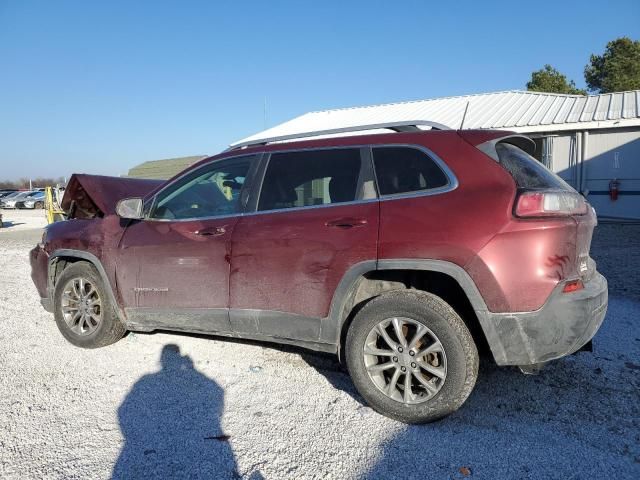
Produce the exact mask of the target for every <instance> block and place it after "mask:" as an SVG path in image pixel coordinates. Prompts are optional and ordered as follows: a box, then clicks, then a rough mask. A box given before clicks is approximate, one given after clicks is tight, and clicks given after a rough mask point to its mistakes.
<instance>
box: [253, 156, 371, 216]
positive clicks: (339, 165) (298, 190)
mask: <svg viewBox="0 0 640 480" xmlns="http://www.w3.org/2000/svg"><path fill="white" fill-rule="evenodd" d="M360 166H361V161H360V151H359V149H335V150H310V151H302V152H288V153H275V154H273V155H271V158H270V159H269V165H268V166H267V172H266V174H265V177H264V182H263V183H262V191H261V193H260V201H259V202H258V210H276V209H282V208H294V207H307V206H310V205H327V204H333V203H342V202H351V201H353V200H356V198H357V190H358V178H359V175H360Z"/></svg>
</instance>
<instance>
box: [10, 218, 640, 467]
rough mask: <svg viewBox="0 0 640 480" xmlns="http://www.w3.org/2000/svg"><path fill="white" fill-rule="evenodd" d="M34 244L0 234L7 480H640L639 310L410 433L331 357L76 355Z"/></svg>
mask: <svg viewBox="0 0 640 480" xmlns="http://www.w3.org/2000/svg"><path fill="white" fill-rule="evenodd" d="M5 213H6V211H5ZM5 218H6V217H5ZM39 236H40V232H39V231H38V230H22V231H14V232H13V233H11V232H10V231H9V229H7V230H5V231H4V232H2V233H0V287H1V288H0V342H1V343H0V345H1V346H0V478H3V479H7V478H9V479H13V478H15V479H17V478H20V479H22V478H82V479H86V478H109V477H111V476H115V477H117V478H141V477H147V478H148V477H164V478H170V477H183V478H252V479H257V478H262V477H264V478H268V479H272V478H273V479H280V478H340V479H342V478H363V477H367V478H416V479H422V478H464V477H465V474H466V475H467V477H468V478H487V479H496V478H558V479H560V478H561V479H578V478H584V479H586V478H616V479H620V478H629V479H632V478H639V477H640V394H639V391H640V389H639V387H640V361H639V358H640V322H639V321H638V320H639V318H638V317H639V314H640V304H639V303H638V302H637V301H636V300H630V299H625V298H622V297H618V296H616V294H615V292H612V295H611V303H610V310H609V314H608V316H607V319H606V321H605V324H604V326H603V328H602V330H601V331H600V332H599V333H598V335H597V337H596V353H595V354H590V353H580V354H578V355H576V356H572V357H570V358H567V359H564V360H562V361H558V362H555V363H553V364H551V365H550V366H548V367H547V368H546V369H545V370H544V371H543V373H542V374H541V375H540V376H537V377H526V376H524V375H522V374H520V373H519V372H518V371H517V370H515V369H499V368H496V367H495V366H492V365H491V364H490V363H489V362H486V361H485V362H484V364H483V365H482V367H481V372H480V378H479V381H478V384H477V386H476V389H475V391H474V392H473V393H472V395H471V397H470V399H469V400H468V401H467V403H466V404H465V405H464V406H463V407H462V409H461V410H460V411H459V412H457V413H455V414H454V415H452V416H451V417H449V418H448V419H445V420H443V421H440V422H438V423H436V424H431V425H425V426H411V427H407V426H406V425H403V424H399V423H397V422H394V421H392V420H389V419H387V418H385V417H382V416H380V415H378V414H376V413H375V412H373V411H372V410H371V409H369V408H367V407H366V406H364V405H363V404H362V402H361V400H360V398H359V397H358V395H357V394H356V393H355V391H354V389H353V387H352V385H351V382H350V380H349V378H348V376H347V375H346V374H345V373H343V372H342V371H341V370H340V369H339V367H338V365H337V364H336V362H335V361H334V360H333V358H332V357H329V356H322V355H316V354H311V353H306V352H303V351H298V350H293V349H275V348H271V347H266V346H262V345H258V344H254V343H242V342H235V341H229V340H223V339H218V338H205V337H197V336H187V335H170V334H146V335H140V334H131V335H128V336H127V337H126V338H125V339H123V340H122V341H120V342H118V343H117V344H115V345H113V346H111V347H107V348H103V349H99V350H81V349H78V348H75V347H73V346H71V345H70V344H68V343H66V342H65V341H64V339H63V338H62V336H61V335H60V334H59V333H58V331H57V329H56V326H55V323H54V322H53V319H52V316H51V315H50V314H48V313H46V312H45V311H44V310H42V308H41V307H40V305H39V302H38V298H37V294H36V292H35V289H34V287H33V285H32V283H31V279H30V278H29V265H28V257H27V253H28V250H29V249H30V248H31V247H32V246H33V245H34V244H35V243H36V242H37V240H38V238H39ZM161 358H162V362H161ZM467 469H468V470H467Z"/></svg>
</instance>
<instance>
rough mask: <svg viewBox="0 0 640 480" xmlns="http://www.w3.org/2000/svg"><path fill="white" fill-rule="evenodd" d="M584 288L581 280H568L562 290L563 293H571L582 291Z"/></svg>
mask: <svg viewBox="0 0 640 480" xmlns="http://www.w3.org/2000/svg"><path fill="white" fill-rule="evenodd" d="M583 288H584V283H582V280H570V281H568V282H567V283H565V284H564V288H563V289H562V292H563V293H573V292H577V291H578V290H582V289H583Z"/></svg>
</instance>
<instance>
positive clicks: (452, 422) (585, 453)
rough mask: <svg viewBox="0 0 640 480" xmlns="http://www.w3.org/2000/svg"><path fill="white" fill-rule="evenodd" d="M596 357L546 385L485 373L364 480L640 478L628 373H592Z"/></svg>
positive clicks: (396, 443) (411, 430) (572, 361)
mask: <svg viewBox="0 0 640 480" xmlns="http://www.w3.org/2000/svg"><path fill="white" fill-rule="evenodd" d="M590 356H591V354H589V353H581V354H578V355H577V356H576V357H570V358H567V359H563V360H559V361H557V362H555V363H552V364H550V365H548V366H547V367H546V368H545V370H543V372H542V374H541V375H540V376H525V375H522V374H520V373H519V372H517V371H516V370H515V369H512V368H500V367H497V366H495V365H491V364H488V362H485V364H484V365H482V364H481V368H480V374H479V378H478V382H477V384H476V387H475V389H474V391H473V392H472V393H471V396H470V397H469V398H468V400H467V402H466V403H465V404H464V405H463V406H462V408H461V409H460V410H458V411H457V412H455V413H454V414H452V415H451V416H449V417H447V418H445V419H443V420H441V421H438V422H435V423H431V424H427V425H408V426H406V427H405V428H404V429H403V430H401V431H400V432H399V433H398V434H397V435H396V436H394V437H392V438H390V439H389V440H387V441H386V442H384V443H383V445H381V450H380V451H381V453H380V456H379V458H378V461H377V463H376V465H375V466H373V468H371V469H370V470H369V471H368V472H364V473H363V478H367V479H379V478H394V477H395V478H400V477H401V478H407V479H411V478H415V479H421V478H427V477H428V478H452V479H463V478H487V479H502V478H505V479H506V478H522V479H524V478H532V479H537V478H550V479H556V478H557V479H569V478H570V479H576V480H577V479H588V478H619V479H622V478H625V479H626V478H629V479H632V478H633V479H637V478H640V457H638V454H639V452H638V447H637V444H634V443H635V442H636V441H637V432H638V430H637V429H638V421H637V418H638V415H639V414H640V406H638V405H637V398H638V395H637V392H636V391H635V388H634V386H633V385H625V386H624V387H623V388H620V384H619V382H620V380H627V381H628V380H631V374H630V373H629V372H622V375H623V376H622V378H620V377H619V374H618V373H617V372H616V370H617V368H616V367H615V366H611V367H609V366H607V365H603V366H602V367H600V366H598V367H596V368H595V369H593V368H588V365H589V364H590V363H592V362H591V361H590V358H589V357H590ZM605 363H606V362H605ZM607 375H610V376H611V378H610V379H609V380H608V379H607V378H606V377H607ZM625 377H626V378H625ZM421 471H422V472H425V471H428V472H429V473H428V475H425V476H424V477H423V476H422V474H421V473H420V472H421Z"/></svg>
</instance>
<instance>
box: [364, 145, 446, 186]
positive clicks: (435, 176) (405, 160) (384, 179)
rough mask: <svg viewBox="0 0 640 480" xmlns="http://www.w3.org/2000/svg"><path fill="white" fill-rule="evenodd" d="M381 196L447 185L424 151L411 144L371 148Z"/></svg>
mask: <svg viewBox="0 0 640 480" xmlns="http://www.w3.org/2000/svg"><path fill="white" fill-rule="evenodd" d="M373 164H374V166H375V169H376V177H377V179H378V188H379V189H380V195H394V194H397V193H409V192H418V191H420V190H429V189H432V188H439V187H444V186H446V185H447V184H448V183H449V181H448V179H447V176H446V175H445V174H444V172H443V171H442V169H441V168H440V167H439V166H438V165H437V164H436V162H434V161H433V160H432V159H431V158H429V156H427V154H426V153H424V152H423V151H421V150H418V149H416V148H411V147H378V148H374V149H373Z"/></svg>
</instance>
